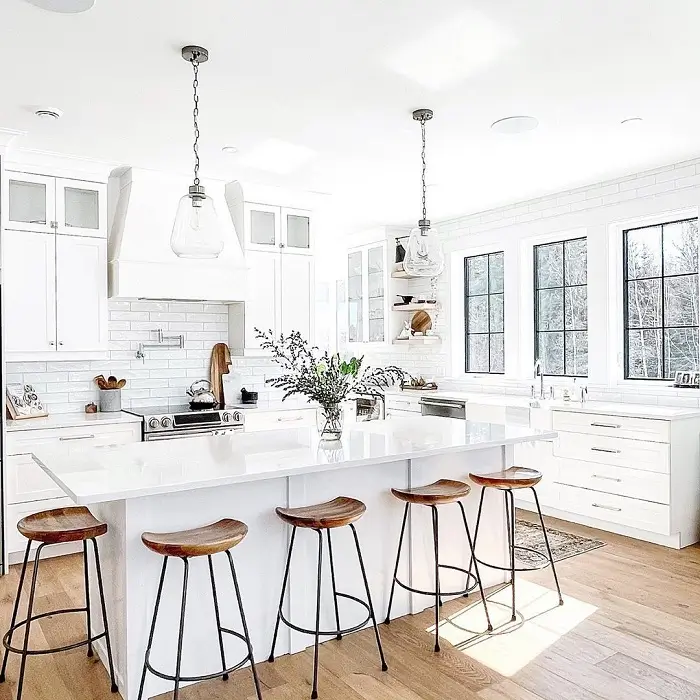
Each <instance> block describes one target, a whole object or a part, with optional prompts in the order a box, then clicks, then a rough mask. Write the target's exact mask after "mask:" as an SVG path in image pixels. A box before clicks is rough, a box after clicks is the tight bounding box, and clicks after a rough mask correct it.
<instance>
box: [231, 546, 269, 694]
mask: <svg viewBox="0 0 700 700" xmlns="http://www.w3.org/2000/svg"><path fill="white" fill-rule="evenodd" d="M226 556H227V557H228V563H229V564H230V566H231V576H232V577H233V587H234V589H235V590H236V600H237V601H238V610H239V612H240V614H241V626H242V627H243V634H244V635H245V641H246V645H247V647H248V656H250V670H251V671H252V672H253V683H254V684H255V693H256V695H257V696H258V700H262V691H261V690H260V680H259V679H258V671H257V669H256V668H255V657H254V656H253V645H252V643H251V641H250V632H249V631H248V623H247V622H246V619H245V611H244V610H243V598H242V597H241V589H240V586H239V585H238V576H237V575H236V567H235V566H234V565H233V555H232V554H231V550H228V549H227V550H226Z"/></svg>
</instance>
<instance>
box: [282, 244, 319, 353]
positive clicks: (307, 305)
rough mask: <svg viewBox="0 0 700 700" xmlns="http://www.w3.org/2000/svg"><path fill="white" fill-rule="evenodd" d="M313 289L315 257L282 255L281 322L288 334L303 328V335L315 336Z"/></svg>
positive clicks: (310, 337) (283, 331)
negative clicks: (313, 332)
mask: <svg viewBox="0 0 700 700" xmlns="http://www.w3.org/2000/svg"><path fill="white" fill-rule="evenodd" d="M313 289H314V270H313V259H312V258H310V257H308V256H306V257H302V256H300V255H280V304H281V309H280V323H281V332H282V333H284V335H289V334H290V333H291V332H292V331H299V332H300V333H301V335H302V337H304V338H306V339H307V340H309V341H311V340H312V335H311V331H312V322H311V319H312V305H313V303H314V298H313V296H312V294H311V291H312V290H313Z"/></svg>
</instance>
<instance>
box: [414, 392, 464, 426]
mask: <svg viewBox="0 0 700 700" xmlns="http://www.w3.org/2000/svg"><path fill="white" fill-rule="evenodd" d="M420 412H421V415H423V416H440V417H442V418H458V419H460V420H466V419H467V408H466V401H464V400H463V399H441V398H439V397H432V396H423V397H422V398H421V401H420Z"/></svg>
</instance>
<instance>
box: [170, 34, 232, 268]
mask: <svg viewBox="0 0 700 700" xmlns="http://www.w3.org/2000/svg"><path fill="white" fill-rule="evenodd" d="M182 57H183V58H184V59H185V60H186V61H188V62H189V63H191V64H192V70H193V72H194V81H193V82H192V88H193V91H194V110H193V112H192V116H193V121H194V145H193V151H194V182H193V184H191V185H190V187H189V190H188V192H187V194H186V195H183V196H182V197H181V198H180V203H179V204H178V207H177V214H176V215H175V223H174V224H173V232H172V235H171V236H170V247H171V248H172V249H173V253H175V255H177V256H178V257H180V258H218V257H219V254H220V253H221V251H222V250H223V248H224V239H223V235H222V232H221V226H220V225H219V220H218V218H217V216H216V208H215V207H214V201H213V200H212V198H211V197H208V196H207V194H206V193H205V191H204V186H203V185H201V184H200V182H199V121H198V117H199V95H198V93H197V88H198V87H199V79H198V78H199V64H200V63H204V62H205V61H208V60H209V52H208V51H207V50H206V49H203V48H202V47H201V46H185V48H183V49H182Z"/></svg>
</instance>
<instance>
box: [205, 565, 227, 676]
mask: <svg viewBox="0 0 700 700" xmlns="http://www.w3.org/2000/svg"><path fill="white" fill-rule="evenodd" d="M207 559H208V560H209V578H210V579H211V592H212V596H213V598H214V615H215V617H216V631H217V632H218V634H219V650H220V652H221V668H222V669H223V670H224V671H226V652H225V651H224V635H223V633H222V632H221V616H220V615H219V599H218V597H217V595H216V580H215V579H214V563H213V562H212V559H211V554H209V555H208V556H207ZM221 678H223V680H225V681H227V680H228V673H224V674H223V675H222V676H221Z"/></svg>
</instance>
